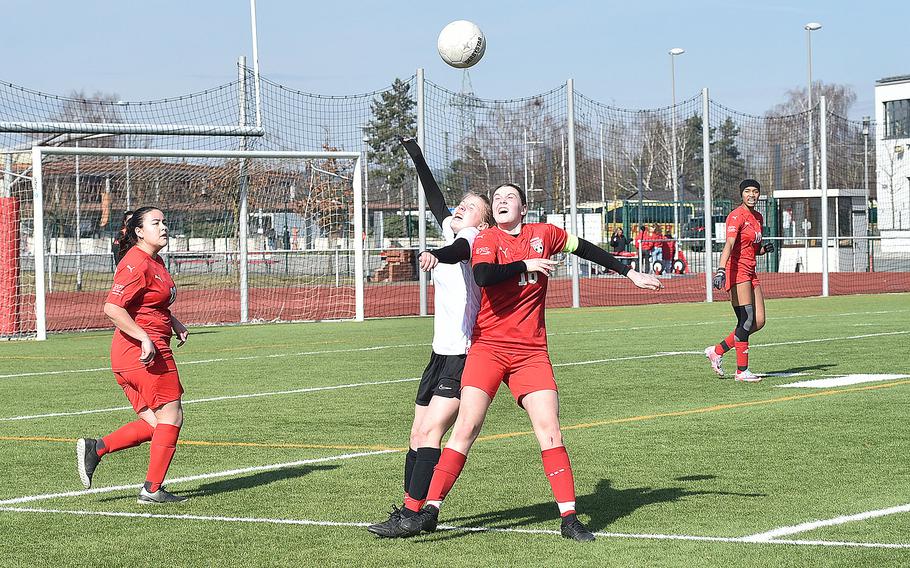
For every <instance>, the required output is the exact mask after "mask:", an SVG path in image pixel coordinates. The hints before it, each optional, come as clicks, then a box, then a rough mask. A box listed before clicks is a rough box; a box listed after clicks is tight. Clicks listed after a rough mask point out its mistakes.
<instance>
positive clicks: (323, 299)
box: [22, 272, 910, 331]
mask: <svg viewBox="0 0 910 568" xmlns="http://www.w3.org/2000/svg"><path fill="white" fill-rule="evenodd" d="M759 279H760V280H761V283H762V287H763V289H764V291H765V296H766V297H767V298H802V297H810V296H819V295H821V285H822V279H821V274H818V273H802V274H801V273H786V274H778V273H763V274H760V275H759ZM662 281H663V283H664V286H665V288H664V289H663V290H662V291H660V292H656V293H655V292H647V291H644V290H638V289H637V288H635V287H634V286H633V285H632V284H631V283H630V282H628V281H627V280H626V279H625V278H619V277H605V278H584V279H582V280H581V290H580V295H581V305H582V306H586V307H587V306H630V305H640V304H653V303H679V302H701V301H704V299H705V280H704V275H697V274H696V275H686V276H677V277H672V278H666V279H663V280H662ZM829 290H830V294H831V295H845V294H878V293H886V292H908V291H910V273H902V272H871V273H870V272H842V273H832V274H831V277H830V279H829ZM105 297H106V293H105V292H55V293H52V294H48V296H47V314H48V331H62V330H72V329H102V328H109V327H110V323H109V322H108V320H107V318H106V317H105V316H104V314H103V313H102V312H101V306H102V304H103V303H104V299H105ZM419 297H420V295H419V288H418V284H417V282H404V283H390V284H372V283H371V284H367V286H366V288H365V290H364V312H365V315H366V317H368V318H379V317H394V316H412V315H417V314H418V313H419V307H418V304H419ZM728 298H729V296H728V295H727V294H726V293H725V292H718V291H715V292H714V300H715V301H726V300H727V299H728ZM24 300H25V302H24V303H23V305H22V307H23V308H27V309H28V310H29V311H32V309H31V306H32V303H33V301H34V299H33V298H25V299H24ZM547 303H548V305H549V306H550V307H553V308H559V307H569V306H571V305H572V282H571V280H569V279H565V278H561V279H554V280H551V281H550V287H549V291H548V295H547ZM249 305H250V313H249V316H250V319H252V320H259V321H273V320H326V319H350V318H353V317H354V308H353V305H354V290H353V288H351V287H341V288H335V287H332V286H311V287H296V288H255V289H251V290H250V292H249ZM428 305H429V308H430V312H431V313H432V310H433V287H432V286H431V287H430V288H429V290H428ZM239 306H240V293H239V291H237V290H229V289H208V290H192V289H181V290H179V291H178V294H177V302H176V303H175V304H174V314H175V315H176V316H177V317H178V318H180V319H181V321H184V322H186V323H187V324H194V323H235V322H237V321H239V320H240V307H239ZM24 313H28V312H24ZM23 319H25V318H23Z"/></svg>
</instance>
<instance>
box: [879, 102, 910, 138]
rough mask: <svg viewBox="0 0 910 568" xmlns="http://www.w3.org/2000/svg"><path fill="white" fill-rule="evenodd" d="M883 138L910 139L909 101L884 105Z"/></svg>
mask: <svg viewBox="0 0 910 568" xmlns="http://www.w3.org/2000/svg"><path fill="white" fill-rule="evenodd" d="M885 138H910V99H905V100H902V101H888V102H886V103H885Z"/></svg>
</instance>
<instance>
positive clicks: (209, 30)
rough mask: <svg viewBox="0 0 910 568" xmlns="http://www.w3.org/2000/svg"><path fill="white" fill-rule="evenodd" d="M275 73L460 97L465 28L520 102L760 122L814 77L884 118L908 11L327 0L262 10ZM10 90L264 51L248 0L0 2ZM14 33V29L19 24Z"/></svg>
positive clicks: (643, 1)
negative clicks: (567, 90)
mask: <svg viewBox="0 0 910 568" xmlns="http://www.w3.org/2000/svg"><path fill="white" fill-rule="evenodd" d="M257 8H258V20H259V51H260V63H261V66H262V72H263V74H265V75H268V76H269V77H271V78H272V79H274V80H277V81H278V82H281V83H283V84H285V85H287V86H289V87H292V88H296V89H300V90H303V91H308V92H313V93H320V94H327V95H342V94H349V93H360V92H365V91H372V90H375V89H380V88H383V87H384V86H386V85H388V84H389V83H391V81H392V79H393V78H395V77H402V78H404V77H408V76H410V75H411V74H413V73H414V70H415V69H416V68H417V67H423V68H424V69H425V70H426V75H427V78H428V79H430V80H431V81H433V82H435V83H438V84H441V85H443V86H446V87H449V88H452V89H458V88H459V87H460V85H461V72H460V71H457V70H455V69H452V68H449V67H447V66H446V65H445V64H444V63H442V61H441V60H440V59H439V56H438V55H437V53H436V36H437V34H438V33H439V31H440V30H441V29H442V27H443V26H444V25H445V24H447V23H448V22H450V21H452V20H456V19H468V20H472V21H474V22H476V23H477V24H478V25H479V26H480V27H481V29H483V31H484V33H485V35H486V36H487V41H488V47H487V51H486V55H485V56H484V58H483V60H482V61H481V62H480V63H479V64H478V65H476V66H475V67H474V68H472V70H471V78H472V82H473V86H474V91H475V93H476V94H477V95H478V96H480V97H484V98H517V97H524V96H529V95H533V94H535V93H539V92H543V91H546V90H549V89H551V88H553V87H554V86H556V85H558V84H561V83H563V82H565V80H566V79H568V78H570V77H571V78H574V79H575V85H576V89H577V90H578V91H579V92H581V93H584V94H585V95H586V96H588V97H591V98H593V99H596V100H599V101H603V102H606V103H610V104H614V105H617V106H621V107H626V108H650V107H656V106H666V105H668V104H669V102H670V97H671V93H670V91H671V89H670V56H669V55H668V54H667V51H668V50H669V49H670V48H672V47H683V48H685V49H686V53H685V54H683V55H682V56H679V57H678V58H677V59H676V94H677V99H679V100H681V99H684V98H688V97H690V96H693V95H695V94H697V93H698V92H699V90H700V89H701V88H702V87H708V88H709V89H710V90H711V96H712V98H714V99H715V100H717V101H718V102H720V103H721V104H724V105H726V106H729V107H731V108H734V109H736V110H739V111H742V112H747V113H753V114H762V113H764V111H765V110H767V109H768V108H770V107H772V106H773V105H775V104H777V103H780V102H782V101H783V100H784V99H785V95H784V93H785V92H786V91H787V90H788V89H790V88H794V87H801V86H805V84H806V82H807V57H806V32H805V31H804V30H803V25H804V24H806V23H807V22H810V21H818V22H821V23H822V24H823V26H824V27H823V29H822V30H820V31H817V32H814V33H813V35H812V51H813V77H814V78H815V79H816V80H822V81H825V82H828V83H845V84H849V85H851V86H852V87H853V88H854V89H855V91H856V93H857V95H858V100H857V103H856V105H854V108H853V109H852V111H851V115H852V116H853V117H857V118H858V117H859V116H862V115H865V114H873V108H872V107H873V87H874V84H875V81H876V80H877V79H880V78H882V77H887V76H894V75H904V74H910V57H908V55H907V51H908V47H907V46H908V44H907V41H906V38H907V26H908V22H910V3H908V2H905V1H876V0H870V1H868V2H859V1H857V0H853V1H844V0H827V1H817V0H803V1H801V0H790V1H785V0H770V1H761V0H753V1H744V0H727V1H724V0H691V1H689V2H681V1H677V2H669V1H648V0H629V1H625V2H617V1H614V0H600V1H586V0H563V1H561V2H557V1H553V0H550V1H547V2H543V1H537V0H525V1H517V0H486V1H476V0H462V1H459V2H451V1H449V2H433V1H426V0H424V1H412V0H398V1H395V2H391V1H386V2H380V1H375V2H370V1H367V0H349V1H348V2H344V3H342V2H314V1H291V0H258V3H257ZM0 18H2V19H3V20H4V21H5V22H6V23H7V24H6V25H4V26H3V28H4V29H3V33H2V35H0V45H2V53H3V57H2V61H3V62H4V63H3V64H2V65H0V79H2V80H5V81H9V82H12V83H16V84H20V85H24V86H26V87H30V88H35V89H38V90H42V91H46V92H51V93H55V94H66V93H68V92H70V91H72V90H73V89H84V90H86V91H88V92H94V91H97V90H101V91H105V92H114V93H116V94H118V95H119V96H120V97H121V98H123V99H128V100H148V99H155V98H162V97H168V96H175V95H180V94H185V93H189V92H193V91H197V90H201V89H204V88H207V87H210V86H214V85H216V84H220V83H222V82H226V81H229V80H231V79H232V78H234V77H235V76H236V70H235V62H236V60H237V57H238V56H240V55H244V54H245V55H248V56H249V55H251V53H252V48H251V39H250V36H251V34H250V13H249V2H248V0H182V1H176V0H151V1H145V2H142V1H126V0H119V1H112V0H81V1H78V2H75V1H72V0H67V1H64V0H43V1H34V0H0ZM10 22H12V23H15V25H9V24H10Z"/></svg>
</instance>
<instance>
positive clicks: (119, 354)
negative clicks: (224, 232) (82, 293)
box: [105, 246, 177, 372]
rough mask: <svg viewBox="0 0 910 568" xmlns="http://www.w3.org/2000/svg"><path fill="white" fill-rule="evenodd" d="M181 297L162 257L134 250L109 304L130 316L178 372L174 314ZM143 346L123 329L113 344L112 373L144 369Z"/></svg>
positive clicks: (119, 273)
mask: <svg viewBox="0 0 910 568" xmlns="http://www.w3.org/2000/svg"><path fill="white" fill-rule="evenodd" d="M176 297H177V287H176V286H175V285H174V281H173V279H171V275H170V274H169V273H168V271H167V268H165V266H164V261H163V260H161V257H160V256H157V257H155V258H152V257H151V256H149V254H148V253H146V252H145V251H143V250H142V249H141V248H139V247H137V246H134V247H132V248H131V249H130V250H129V251H127V253H126V254H125V255H124V256H123V258H122V259H120V263H119V264H117V271H116V272H115V273H114V285H113V286H112V287H111V291H110V292H109V293H108V295H107V299H106V300H105V302H108V303H111V304H115V305H117V306H120V307H122V308H125V309H126V311H127V312H128V313H129V314H130V317H132V318H133V319H134V320H135V321H136V323H137V324H139V327H141V328H142V329H144V330H145V331H146V333H148V335H149V338H150V339H151V340H152V342H153V343H154V344H155V348H156V349H157V350H158V357H161V358H163V359H164V360H165V362H166V364H167V367H168V369H171V370H176V369H177V366H176V365H175V363H174V354H173V353H172V352H171V345H170V344H171V334H172V331H171V310H170V309H169V307H168V306H170V305H171V304H172V303H173V302H174V299H175V298H176ZM141 352H142V347H141V345H140V342H139V341H137V340H135V339H133V338H132V337H130V336H129V335H126V334H125V333H123V332H122V331H120V330H119V329H118V330H116V331H114V339H113V341H112V342H111V369H112V370H113V371H114V372H121V371H130V370H133V369H139V368H142V367H143V365H142V363H141V362H140V361H139V355H140V353H141Z"/></svg>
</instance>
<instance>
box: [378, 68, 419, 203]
mask: <svg viewBox="0 0 910 568" xmlns="http://www.w3.org/2000/svg"><path fill="white" fill-rule="evenodd" d="M410 91H411V85H410V84H408V83H406V82H404V81H402V80H401V79H395V81H394V82H393V83H392V88H391V89H390V90H388V91H383V92H382V94H381V95H380V97H379V98H378V99H374V100H373V102H372V104H371V110H372V112H373V118H371V119H370V122H369V123H368V124H367V128H366V133H367V145H368V146H369V150H368V151H367V158H368V162H369V163H370V164H371V165H373V166H374V170H375V171H371V172H370V175H371V177H372V176H376V175H378V177H379V179H384V180H385V181H386V182H387V183H388V191H389V192H390V194H391V195H393V196H394V195H397V196H399V199H401V200H402V201H404V195H405V191H406V190H407V194H408V195H409V196H410V195H411V193H412V190H413V188H414V187H415V184H416V182H415V179H416V177H415V174H414V171H413V169H412V168H411V166H410V161H409V158H408V153H407V152H406V151H405V149H404V147H402V145H401V144H399V143H398V137H399V136H401V137H414V136H416V135H417V116H416V112H415V107H416V106H417V102H416V101H415V100H414V99H413V98H412V97H411V93H410ZM373 179H375V178H373ZM403 206H404V205H403V204H402V207H403Z"/></svg>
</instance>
